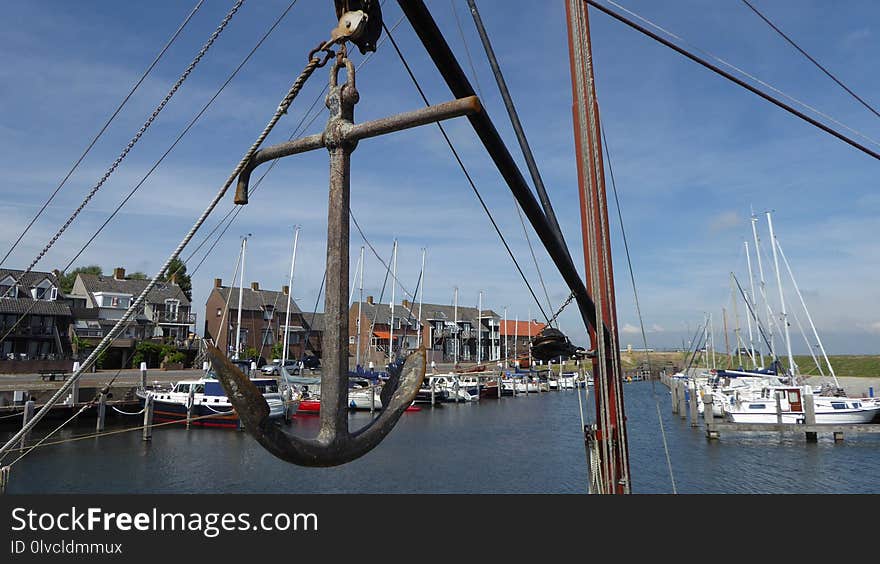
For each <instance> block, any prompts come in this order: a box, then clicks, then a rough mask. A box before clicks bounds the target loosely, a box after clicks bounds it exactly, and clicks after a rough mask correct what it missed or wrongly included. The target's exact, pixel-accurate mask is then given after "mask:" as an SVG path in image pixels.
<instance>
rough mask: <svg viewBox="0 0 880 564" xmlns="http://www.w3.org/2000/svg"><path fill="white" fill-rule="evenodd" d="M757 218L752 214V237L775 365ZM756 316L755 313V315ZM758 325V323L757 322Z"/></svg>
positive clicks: (771, 359)
mask: <svg viewBox="0 0 880 564" xmlns="http://www.w3.org/2000/svg"><path fill="white" fill-rule="evenodd" d="M757 224H758V216H756V215H754V214H752V236H753V237H754V239H755V256H756V257H758V275H759V276H760V277H761V284H760V286H759V287H760V288H761V299H763V300H764V305H765V306H766V307H767V332H768V333H770V363H771V364H774V365H775V363H776V340H775V338H774V335H773V322H772V321H773V312H772V311H771V310H770V302H769V301H768V300H767V285H766V284H765V283H764V263H763V262H761V243H760V239H759V238H758V227H757ZM755 315H757V313H756V314H755ZM756 321H757V322H758V324H760V321H758V320H757V319H756Z"/></svg>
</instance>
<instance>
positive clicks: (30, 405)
mask: <svg viewBox="0 0 880 564" xmlns="http://www.w3.org/2000/svg"><path fill="white" fill-rule="evenodd" d="M36 409H37V404H36V402H34V400H27V402H25V404H24V411H23V412H22V417H21V426H22V427H24V426H25V425H27V422H28V421H30V420H31V419H32V418H33V417H34V412H35V411H36ZM30 436H31V434H30V432H27V433H25V434H24V435H23V436H22V437H21V448H24V447H25V444H26V443H27V440H28V439H29V438H30Z"/></svg>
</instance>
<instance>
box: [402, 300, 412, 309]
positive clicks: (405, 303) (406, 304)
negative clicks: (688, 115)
mask: <svg viewBox="0 0 880 564" xmlns="http://www.w3.org/2000/svg"><path fill="white" fill-rule="evenodd" d="M411 306H412V304H411V303H409V300H403V307H405V308H406V309H409V308H410V307H411Z"/></svg>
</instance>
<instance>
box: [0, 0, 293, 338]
mask: <svg viewBox="0 0 880 564" xmlns="http://www.w3.org/2000/svg"><path fill="white" fill-rule="evenodd" d="M243 1H244V0H239V1H238V2H236V4H235V5H234V6H233V8H232V9H231V10H230V11H229V12H228V13H227V14H226V16H225V17H224V19H223V21H221V23H220V25H219V26H218V27H217V29H216V30H214V33H212V34H211V37H210V38H209V39H208V41H207V42H206V43H205V44H204V45H203V46H202V49H201V50H200V51H199V53H198V55H197V56H196V57H195V59H193V61H192V62H191V63H190V64H189V66H188V67H187V68H186V70H185V71H184V72H183V74H181V76H180V77H179V78H178V80H177V82H176V83H175V84H174V86H173V87H172V88H171V90H170V91H169V92H168V94H166V96H165V98H164V99H163V100H162V102H161V103H160V104H159V106H157V108H156V109H155V110H154V111H153V113H152V115H151V116H150V117H149V118H148V119H147V121H146V122H145V123H144V125H143V126H141V129H140V130H139V131H138V133H137V134H135V136H134V137H133V138H132V139H131V141H129V143H128V145H127V146H126V148H125V149H124V150H123V151H122V153H121V154H120V155H119V156H118V157H117V159H116V161H115V162H114V163H113V164H112V165H111V167H110V168H109V169H108V170H107V171H106V172H105V173H104V176H103V177H102V178H101V179H100V180H99V182H98V183H97V184H96V185H95V186H94V187H93V188H92V190H91V191H90V193H89V194H88V195H87V196H86V198H85V199H84V200H83V202H82V203H81V204H80V205H79V207H78V208H77V209H76V210H75V211H74V212H73V214H72V215H71V216H70V217H69V218H68V219H67V222H66V223H65V224H64V225H63V226H62V227H61V228H60V229H59V230H58V231H57V232H56V234H55V236H54V237H52V239H51V240H50V241H49V243H48V244H47V245H46V246H45V247H44V248H43V250H42V251H40V253H39V254H38V255H37V257H36V258H35V259H34V260H33V261H32V262H31V264H30V265H29V266H28V267H27V269H26V270H24V271H22V273H21V274H20V275H19V276H18V278H17V279H16V281H15V283H13V285H12V287H11V289H12V288H15V287H16V286H17V284H18V282H20V281H21V279H22V278H24V276H25V275H26V274H27V273H29V272H31V271H32V270H33V268H34V266H36V265H37V263H38V262H39V261H40V260H41V259H42V258H43V256H45V254H46V253H47V252H49V249H50V248H51V247H52V246H53V245H54V244H55V242H56V241H57V240H58V238H59V237H61V234H62V233H64V231H65V230H67V228H68V227H69V226H70V224H71V223H72V222H73V221H74V219H75V218H76V217H77V216H78V215H79V213H80V212H81V211H82V210H83V208H85V206H86V205H87V204H88V202H89V200H91V198H92V197H93V196H94V195H95V194H96V193H97V192H98V190H99V189H100V188H101V186H102V185H103V184H104V182H105V181H106V180H107V179H108V178H109V177H110V175H111V174H112V173H113V171H115V170H116V168H117V167H118V166H119V164H120V163H121V162H122V160H123V159H124V158H125V157H126V155H128V153H129V151H131V149H132V148H133V147H134V145H135V144H136V143H137V141H138V140H139V139H140V138H141V136H142V135H143V134H144V132H145V131H146V130H147V128H149V127H150V124H152V122H153V121H154V120H155V119H156V117H157V116H158V115H159V113H160V112H161V111H162V109H163V108H164V107H165V105H166V104H167V103H168V101H169V100H171V97H172V96H174V93H175V92H177V90H178V89H179V88H180V86H181V85H182V84H183V82H184V81H185V80H186V78H187V77H188V76H189V74H190V73H191V72H192V70H193V69H194V68H195V66H196V65H197V64H198V63H199V61H200V60H201V59H202V57H204V55H205V53H207V51H208V49H210V47H211V45H212V44H213V43H214V41H215V40H216V39H217V37H219V35H220V34H221V33H222V32H223V30H224V29H225V28H226V25H227V24H228V23H229V21H230V20H231V19H232V17H233V16H234V15H235V13H236V12H237V11H238V8H239V7H240V6H241V4H242V2H243ZM294 3H296V0H294ZM289 9H290V8H288V10H289ZM285 13H286V12H285ZM273 27H274V26H273ZM264 39H265V38H264ZM261 42H262V40H261ZM258 46H259V44H258ZM248 57H250V55H248ZM246 60H247V59H246ZM242 64H243V63H242ZM239 69H240V67H239ZM239 69H236V71H235V73H237V72H238V70H239ZM235 73H233V75H232V76H230V78H229V80H232V77H234V76H235ZM229 80H227V82H226V84H228V82H229ZM226 84H224V85H223V87H221V89H220V90H219V91H218V92H217V93H216V94H215V95H214V98H216V97H217V96H218V95H219V94H220V92H221V91H222V90H223V88H225V87H226ZM214 98H211V100H210V101H209V102H208V105H206V106H205V107H204V108H202V111H201V112H199V114H198V115H197V116H196V117H195V119H194V120H193V121H192V122H190V124H189V125H188V126H187V127H186V128H185V129H184V131H183V133H181V135H180V136H179V137H178V138H177V140H176V141H175V142H174V143H173V144H172V145H171V147H170V148H169V149H168V150H167V151H166V152H165V154H164V155H162V157H161V158H160V159H159V160H158V161H157V162H156V163H155V164H154V165H153V167H152V168H151V169H150V170H149V172H147V175H146V176H144V177H143V178H142V179H141V181H140V182H139V183H138V184H137V185H136V186H135V187H134V188H133V189H132V191H131V192H130V193H129V194H128V196H126V197H125V199H123V201H122V202H121V203H120V204H119V205H118V206H117V208H116V210H114V211H113V213H112V214H111V215H110V217H108V218H107V220H106V221H105V222H104V224H103V225H101V227H99V228H98V230H97V231H96V232H95V233H94V234H93V235H92V237H91V238H90V239H89V240H88V241H87V242H86V243H85V245H83V246H82V247H81V248H80V250H79V251H78V252H77V254H76V256H74V257H73V259H71V260H70V261H69V262H68V263H67V265H66V266H65V267H64V269H63V271H66V270H67V269H68V268H70V266H71V265H72V264H73V262H74V261H75V260H76V259H77V258H78V257H79V256H80V255H81V254H82V253H83V251H85V249H86V247H88V246H89V245H90V244H91V242H92V241H93V240H94V239H95V237H97V236H98V234H99V233H100V232H101V231H102V230H103V229H104V227H105V226H106V225H107V224H108V223H109V222H110V220H111V219H113V217H114V216H115V215H116V213H117V212H119V210H120V209H121V208H122V206H123V205H125V203H126V202H127V201H128V200H129V198H131V197H132V196H133V195H134V193H135V192H136V191H137V189H138V188H140V186H141V185H142V184H143V183H144V182H145V181H146V180H147V178H148V177H149V176H150V174H152V172H153V171H154V170H155V169H156V167H158V166H159V164H160V163H161V162H162V160H164V159H165V157H166V156H167V155H168V153H170V152H171V150H172V149H173V148H174V147H175V146H176V145H177V143H178V141H180V139H181V138H182V137H183V136H184V135H185V134H186V132H187V131H189V129H190V127H192V125H193V124H195V121H196V120H198V118H199V117H201V115H202V113H204V111H205V110H207V108H208V106H209V105H210V104H211V103H212V102H213V101H214ZM37 303H38V301H37V300H34V301H33V302H32V303H31V305H30V306H29V307H28V309H27V310H26V311H25V312H24V313H23V314H21V315H20V316H19V317H18V319H17V320H16V321H15V323H14V324H13V325H12V326H11V327H10V328H9V329H8V330H7V331H6V333H4V334H3V335H2V336H0V343H2V342H3V341H5V340H6V338H7V337H8V336H9V335H10V334H12V332H13V331H14V330H15V328H16V327H18V325H19V323H21V321H22V320H23V319H24V318H25V317H26V316H27V315H28V314H30V313H31V311H33V309H34V308H35V307H36V305H37Z"/></svg>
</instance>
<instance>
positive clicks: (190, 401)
mask: <svg viewBox="0 0 880 564" xmlns="http://www.w3.org/2000/svg"><path fill="white" fill-rule="evenodd" d="M195 407H196V395H195V387H194V386H193V385H192V384H190V386H189V397H188V398H186V429H187V430H189V426H190V424H191V423H192V415H193V409H195Z"/></svg>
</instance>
